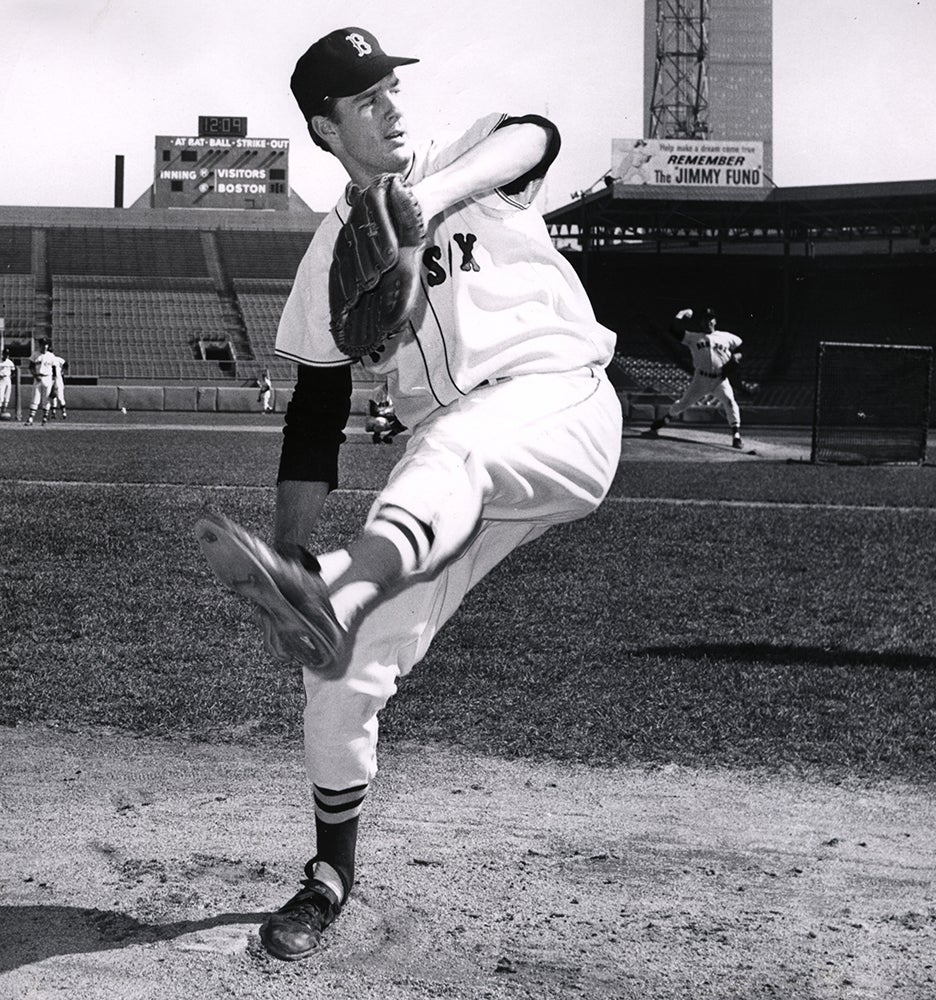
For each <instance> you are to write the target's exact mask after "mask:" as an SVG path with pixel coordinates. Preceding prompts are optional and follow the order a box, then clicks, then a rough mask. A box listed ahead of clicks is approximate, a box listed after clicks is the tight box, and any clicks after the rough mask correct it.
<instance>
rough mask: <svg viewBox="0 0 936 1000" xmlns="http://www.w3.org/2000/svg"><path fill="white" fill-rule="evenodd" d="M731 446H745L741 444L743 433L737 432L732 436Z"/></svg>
mask: <svg viewBox="0 0 936 1000" xmlns="http://www.w3.org/2000/svg"><path fill="white" fill-rule="evenodd" d="M731 447H732V448H742V447H744V446H743V445H742V444H741V435H740V434H735V435H733V436H732V438H731Z"/></svg>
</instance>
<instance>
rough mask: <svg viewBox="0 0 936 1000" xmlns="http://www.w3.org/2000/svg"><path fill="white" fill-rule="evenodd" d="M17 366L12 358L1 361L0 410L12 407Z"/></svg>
mask: <svg viewBox="0 0 936 1000" xmlns="http://www.w3.org/2000/svg"><path fill="white" fill-rule="evenodd" d="M15 370H16V364H15V363H14V362H13V360H12V359H11V358H4V359H3V360H2V361H0V409H5V408H6V407H7V406H9V405H10V395H11V394H12V392H13V372H14V371H15Z"/></svg>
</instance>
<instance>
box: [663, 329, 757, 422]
mask: <svg viewBox="0 0 936 1000" xmlns="http://www.w3.org/2000/svg"><path fill="white" fill-rule="evenodd" d="M682 343H683V344H684V345H685V346H686V347H688V348H689V350H690V352H691V353H692V367H693V374H692V381H691V382H690V383H689V385H688V386H687V388H686V391H685V392H684V393H683V394H682V396H680V397H679V399H678V400H676V402H675V403H673V405H672V406H671V407H670V408H669V415H670V416H671V417H678V416H679V414H680V413H683V412H684V411H686V410H688V409H689V407H690V406H692V405H693V404H694V403H697V402H698V401H699V400H700V399H702V398H703V397H704V396H713V397H714V398H715V400H716V401H717V403H718V405H719V406H720V407H721V409H722V412H723V413H724V414H725V417H726V419H727V420H728V423H729V424H730V426H731V427H732V428H738V427H740V426H741V409H740V407H739V406H738V403H737V400H736V399H735V395H734V390H733V389H732V387H731V383H730V382H729V381H728V379H727V378H724V377H723V376H722V373H721V372H722V368H724V367H725V364H726V363H727V361H728V360H729V358H730V357H731V355H732V352H734V351H737V350H738V349H739V348H740V347H741V343H742V341H741V338H740V337H738V336H736V335H735V334H733V333H727V332H726V331H724V330H712V331H711V332H709V333H700V332H695V331H691V330H687V331H686V332H685V333H684V334H683V336H682Z"/></svg>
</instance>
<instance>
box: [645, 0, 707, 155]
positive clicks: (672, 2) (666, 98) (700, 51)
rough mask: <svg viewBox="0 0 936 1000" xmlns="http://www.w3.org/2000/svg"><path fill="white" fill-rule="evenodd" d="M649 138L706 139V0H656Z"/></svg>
mask: <svg viewBox="0 0 936 1000" xmlns="http://www.w3.org/2000/svg"><path fill="white" fill-rule="evenodd" d="M656 8H657V9H656V61H655V64H654V71H653V94H652V96H651V98H650V134H649V136H648V138H650V139H707V138H708V136H709V125H708V121H707V115H708V106H709V105H708V69H707V66H706V59H707V57H708V19H709V2H708V0H657V5H656Z"/></svg>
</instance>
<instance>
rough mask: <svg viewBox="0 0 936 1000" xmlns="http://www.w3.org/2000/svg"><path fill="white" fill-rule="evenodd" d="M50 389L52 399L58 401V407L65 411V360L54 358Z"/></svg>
mask: <svg viewBox="0 0 936 1000" xmlns="http://www.w3.org/2000/svg"><path fill="white" fill-rule="evenodd" d="M52 387H53V389H54V393H53V395H54V398H55V399H56V400H58V404H59V406H61V407H62V409H63V410H64V409H65V359H64V358H60V357H58V356H56V358H55V366H54V368H53V371H52Z"/></svg>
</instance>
